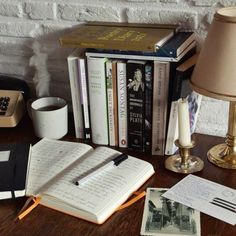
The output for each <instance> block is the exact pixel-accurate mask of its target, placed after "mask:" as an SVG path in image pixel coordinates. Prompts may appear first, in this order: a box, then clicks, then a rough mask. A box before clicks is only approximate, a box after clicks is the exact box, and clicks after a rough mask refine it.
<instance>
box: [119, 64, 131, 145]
mask: <svg viewBox="0 0 236 236" xmlns="http://www.w3.org/2000/svg"><path fill="white" fill-rule="evenodd" d="M126 80H127V78H126V62H117V94H118V126H119V147H127V140H128V134H127V81H126Z"/></svg>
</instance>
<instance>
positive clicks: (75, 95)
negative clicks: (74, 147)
mask: <svg viewBox="0 0 236 236" xmlns="http://www.w3.org/2000/svg"><path fill="white" fill-rule="evenodd" d="M67 63H68V72H69V80H70V88H71V99H72V109H73V116H74V125H75V136H76V138H83V137H84V132H83V128H84V127H83V115H82V108H81V99H80V94H79V92H80V88H79V71H78V64H77V63H78V58H77V57H74V56H71V57H70V56H68V58H67Z"/></svg>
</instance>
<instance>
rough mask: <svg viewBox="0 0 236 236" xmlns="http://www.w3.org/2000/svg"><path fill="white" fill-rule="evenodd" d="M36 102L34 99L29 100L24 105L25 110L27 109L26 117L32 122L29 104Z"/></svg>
mask: <svg viewBox="0 0 236 236" xmlns="http://www.w3.org/2000/svg"><path fill="white" fill-rule="evenodd" d="M35 100H36V98H30V99H28V101H27V103H26V108H27V112H28V115H29V117H30V119H31V120H32V112H31V104H32V103H33V102H34V101H35Z"/></svg>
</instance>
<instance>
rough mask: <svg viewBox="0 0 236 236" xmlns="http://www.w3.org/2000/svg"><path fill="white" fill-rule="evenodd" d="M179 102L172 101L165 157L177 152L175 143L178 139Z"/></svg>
mask: <svg viewBox="0 0 236 236" xmlns="http://www.w3.org/2000/svg"><path fill="white" fill-rule="evenodd" d="M177 126H178V102H177V101H172V103H171V109H170V117H169V125H168V131H167V136H166V147H165V155H172V154H174V153H175V151H176V150H177V147H176V146H175V144H174V142H175V140H176V139H177V138H178V137H177V136H178V131H177V128H178V127H177Z"/></svg>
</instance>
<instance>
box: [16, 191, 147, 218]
mask: <svg viewBox="0 0 236 236" xmlns="http://www.w3.org/2000/svg"><path fill="white" fill-rule="evenodd" d="M133 195H135V197H133V198H132V199H130V200H129V201H128V202H126V203H124V204H122V205H121V206H120V207H118V208H117V210H116V211H120V210H122V209H124V208H127V207H129V206H130V205H132V204H134V203H135V202H137V201H138V200H139V199H141V198H143V197H144V196H145V195H146V192H145V191H143V192H138V191H137V192H134V193H133ZM32 201H33V204H32V205H31V206H29V204H30V203H31V202H32ZM40 201H41V197H30V198H28V200H27V201H26V202H25V205H24V206H23V207H22V209H21V211H20V213H19V215H18V216H17V218H18V219H19V220H22V219H23V218H24V217H25V216H26V215H28V214H29V213H30V212H31V211H32V210H33V209H34V208H35V207H36V206H38V205H39V203H40Z"/></svg>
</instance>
